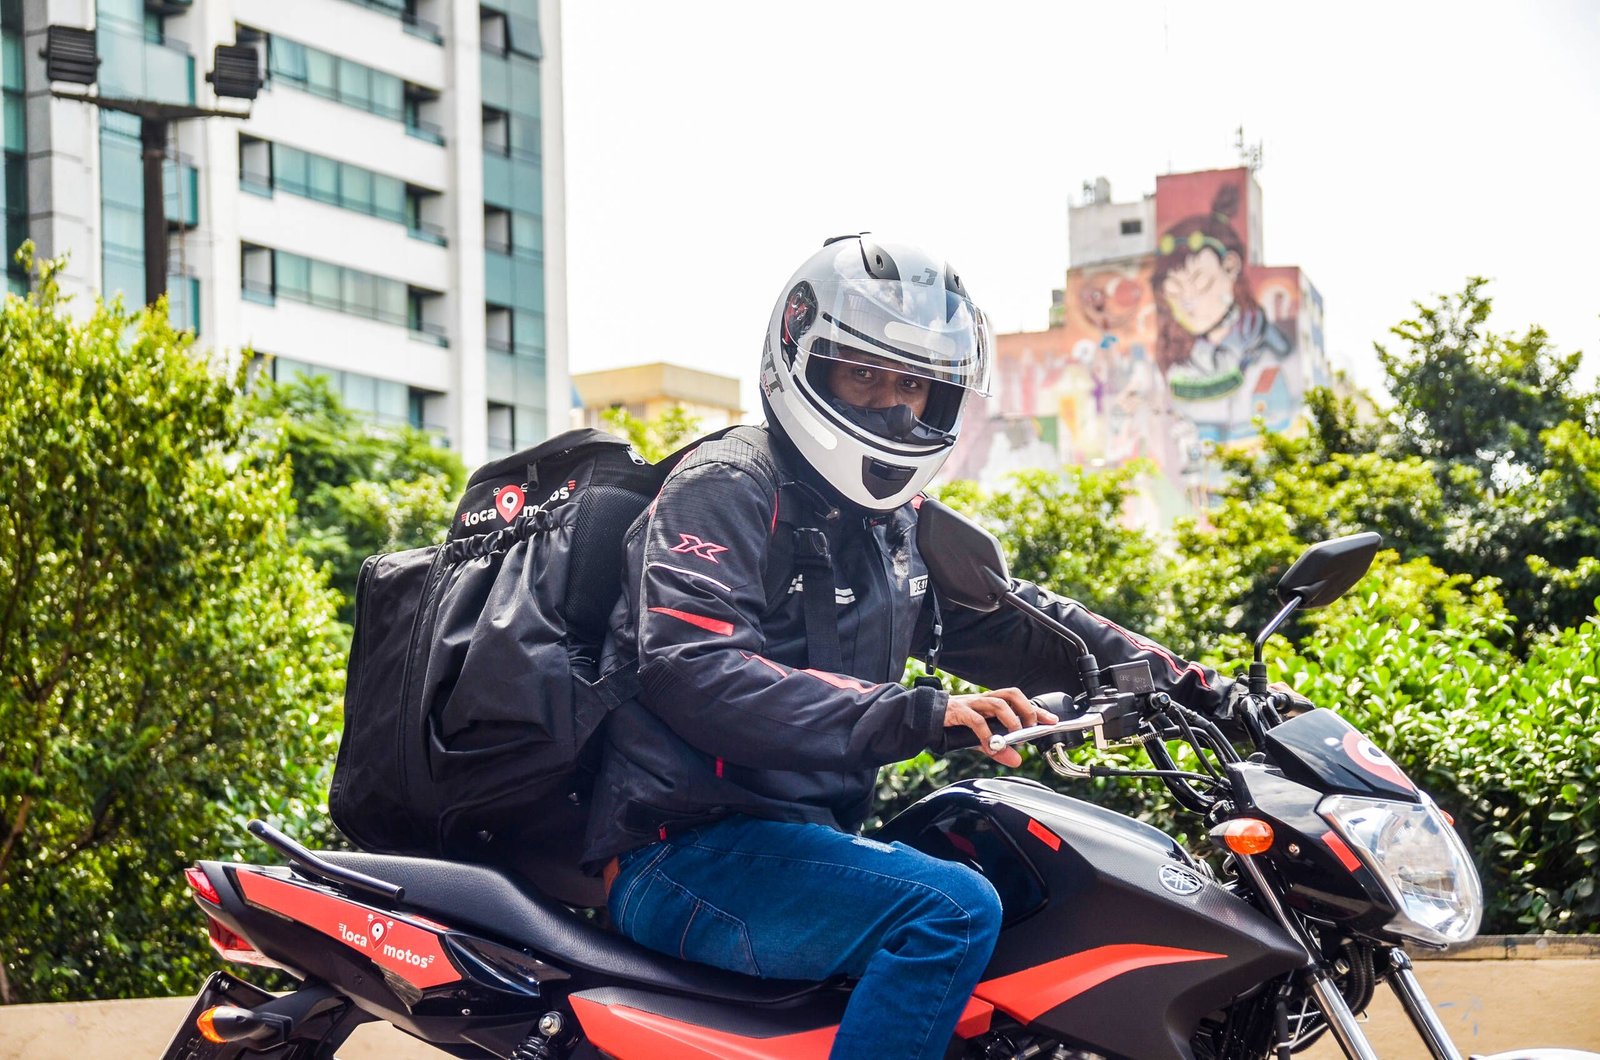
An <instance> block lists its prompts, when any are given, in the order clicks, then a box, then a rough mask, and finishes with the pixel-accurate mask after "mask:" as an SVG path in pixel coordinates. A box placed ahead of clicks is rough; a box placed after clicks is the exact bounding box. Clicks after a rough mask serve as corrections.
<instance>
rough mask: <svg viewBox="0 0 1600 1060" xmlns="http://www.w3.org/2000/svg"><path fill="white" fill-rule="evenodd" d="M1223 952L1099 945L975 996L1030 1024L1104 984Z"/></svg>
mask: <svg viewBox="0 0 1600 1060" xmlns="http://www.w3.org/2000/svg"><path fill="white" fill-rule="evenodd" d="M1227 956H1228V955H1227V954H1225V953H1205V952H1202V951H1200V950H1186V949H1179V948H1176V947H1172V946H1145V945H1134V944H1123V945H1115V946H1097V947H1095V948H1094V949H1092V950H1085V951H1083V952H1081V953H1073V954H1069V955H1068V956H1066V957H1062V958H1060V959H1059V960H1054V961H1050V962H1048V963H1046V964H1041V965H1039V966H1038V967H1036V968H1025V969H1023V970H1022V971H1020V972H1012V973H1011V974H1010V975H1003V976H1000V977H999V978H996V979H985V980H984V981H983V982H981V983H979V984H978V986H977V989H975V990H974V991H973V995H974V996H975V997H978V998H982V999H983V1000H985V1001H987V1002H989V1003H991V1004H992V1005H994V1007H995V1008H997V1009H999V1010H1000V1011H1002V1012H1004V1013H1006V1014H1007V1015H1008V1016H1012V1017H1014V1018H1015V1019H1017V1020H1019V1021H1020V1022H1022V1023H1031V1022H1032V1021H1034V1020H1036V1019H1038V1018H1039V1017H1040V1016H1041V1015H1043V1014H1044V1013H1046V1012H1049V1011H1050V1010H1051V1009H1053V1008H1055V1007H1056V1006H1058V1005H1061V1004H1064V1003H1065V1002H1067V1001H1070V1000H1072V999H1073V998H1075V997H1077V996H1078V995H1079V994H1082V993H1084V992H1085V991H1088V990H1092V989H1094V988H1095V987H1097V986H1099V985H1100V984H1101V983H1104V982H1106V981H1108V980H1111V979H1115V978H1117V977H1118V976H1120V975H1126V974H1127V973H1129V972H1132V971H1137V970H1138V969H1140V968H1155V967H1158V966H1160V965H1163V964H1182V963H1185V962H1188V961H1215V960H1226V959H1227Z"/></svg>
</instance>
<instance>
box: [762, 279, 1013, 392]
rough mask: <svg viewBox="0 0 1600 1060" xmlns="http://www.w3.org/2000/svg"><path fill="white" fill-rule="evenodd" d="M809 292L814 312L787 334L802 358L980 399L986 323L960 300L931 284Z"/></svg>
mask: <svg viewBox="0 0 1600 1060" xmlns="http://www.w3.org/2000/svg"><path fill="white" fill-rule="evenodd" d="M813 291H814V297H815V298H816V307H815V310H814V311H813V312H811V313H807V314H805V315H806V316H808V317H810V319H809V320H806V321H805V327H804V331H803V332H802V333H801V334H799V335H794V336H793V337H794V338H795V339H796V340H797V341H798V342H799V345H800V346H801V347H802V348H803V349H805V350H806V351H807V352H808V353H810V354H812V355H813V356H818V357H827V358H830V359H832V360H836V361H844V362H847V363H851V364H859V365H861V366H863V367H868V368H889V369H891V370H893V371H896V372H900V373H902V374H904V375H910V376H916V377H918V378H921V379H926V380H928V381H930V382H934V383H947V384H949V385H951V386H955V387H958V388H960V389H962V390H966V391H970V392H973V393H976V394H979V395H981V396H984V397H987V396H988V394H989V373H990V367H991V364H990V362H991V350H992V345H993V343H992V339H991V336H990V333H989V324H988V321H987V320H986V319H985V318H984V316H983V313H982V311H981V310H979V309H978V307H977V306H975V305H973V304H972V302H971V301H970V300H969V299H968V298H967V297H966V296H965V295H963V294H960V293H958V292H956V291H951V290H949V289H947V288H945V287H944V286H943V285H942V283H939V282H935V280H933V279H930V281H929V282H928V283H926V284H921V283H918V282H916V280H910V281H906V280H878V279H861V280H843V281H839V282H835V283H820V284H816V285H814V286H813Z"/></svg>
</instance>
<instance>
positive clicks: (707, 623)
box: [629, 461, 948, 771]
mask: <svg viewBox="0 0 1600 1060" xmlns="http://www.w3.org/2000/svg"><path fill="white" fill-rule="evenodd" d="M777 503H778V499H777V497H776V496H774V495H773V493H772V490H771V487H770V486H768V485H765V484H763V483H762V482H761V481H760V480H759V479H758V478H757V477H756V476H754V475H752V474H750V473H749V472H747V471H745V470H743V469H741V468H739V467H737V466H734V465H732V464H728V463H720V462H709V461H708V462H700V463H692V464H691V465H690V466H685V467H682V468H680V470H678V471H677V472H676V473H675V474H673V475H672V476H671V477H670V478H669V479H668V480H667V483H666V485H665V486H664V487H663V488H662V490H661V493H660V495H659V496H658V497H657V499H656V502H655V504H654V505H653V507H652V510H651V513H650V515H649V518H648V521H647V522H646V524H645V527H644V535H645V541H644V544H643V552H642V557H641V560H640V561H639V562H640V567H639V570H638V571H637V578H638V581H637V587H636V589H635V591H634V592H633V593H632V594H631V595H632V597H633V598H632V600H630V601H629V606H631V607H634V608H635V609H636V610H635V614H636V616H637V622H638V625H637V629H638V638H637V644H638V655H639V664H640V669H639V677H640V682H641V684H642V686H643V688H644V695H643V697H642V699H643V702H644V704H645V706H646V707H648V708H649V709H650V710H651V711H652V712H654V713H655V714H656V715H657V716H659V717H660V718H661V719H662V720H663V721H665V722H666V723H667V724H668V725H669V726H671V728H672V729H673V731H674V732H676V733H677V734H678V735H679V736H681V737H682V738H683V739H684V740H685V741H687V742H688V743H689V744H691V745H693V746H695V747H697V748H699V749H700V750H702V751H704V752H706V753H707V754H710V755H714V756H716V757H718V758H721V759H724V760H725V761H728V762H731V763H734V764H738V765H745V766H754V767H760V768H766V769H782V770H797V771H811V770H847V769H859V768H865V767H871V766H878V765H884V764H886V763H889V762H897V761H902V760H904V759H907V758H910V757H913V756H914V755H916V754H918V753H919V752H921V751H923V750H925V749H927V748H929V747H933V746H938V745H940V744H941V743H942V740H943V731H944V730H943V722H944V709H945V701H946V700H947V698H948V697H947V696H946V694H945V693H943V692H941V691H939V690H937V689H932V688H919V689H907V688H903V687H901V686H899V685H896V684H868V683H866V682H863V681H860V680H857V679H856V678H854V677H851V676H848V675H845V674H836V673H827V672H824V671H820V670H809V669H796V668H794V667H791V666H786V665H784V664H782V663H779V662H776V661H774V660H772V659H769V658H766V657H765V656H764V655H763V654H762V649H763V647H764V638H763V636H762V632H761V616H762V613H763V612H764V611H765V610H766V603H767V601H766V591H765V588H764V584H765V583H764V578H763V573H764V568H765V564H766V559H767V555H768V551H769V542H770V540H771V534H772V533H773V532H774V529H775V526H776V516H777ZM631 588H633V587H631V586H630V589H631Z"/></svg>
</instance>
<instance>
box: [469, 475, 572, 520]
mask: <svg viewBox="0 0 1600 1060" xmlns="http://www.w3.org/2000/svg"><path fill="white" fill-rule="evenodd" d="M577 488H578V483H577V480H576V479H568V480H567V482H566V484H565V485H563V486H562V487H561V488H560V489H558V490H556V491H555V492H554V493H552V494H550V496H549V497H546V498H545V504H554V503H555V502H556V501H564V500H566V499H567V498H568V497H570V496H572V491H573V490H575V489H577ZM527 503H528V493H527V491H526V490H525V489H523V488H522V487H521V486H516V485H512V484H511V483H507V484H506V485H504V486H501V487H500V488H499V489H498V490H496V491H495V495H494V507H493V508H485V509H483V510H482V511H477V512H463V513H462V514H461V525H462V526H477V525H478V524H479V523H485V522H488V521H489V520H490V519H493V518H494V517H495V516H496V515H499V516H500V518H502V519H504V520H505V521H506V522H508V523H509V522H512V521H514V520H515V519H516V518H517V516H519V515H521V514H522V509H523V508H525V507H526V506H527Z"/></svg>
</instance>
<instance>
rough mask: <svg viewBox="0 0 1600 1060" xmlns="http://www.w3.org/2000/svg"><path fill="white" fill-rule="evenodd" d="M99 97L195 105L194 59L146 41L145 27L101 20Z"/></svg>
mask: <svg viewBox="0 0 1600 1060" xmlns="http://www.w3.org/2000/svg"><path fill="white" fill-rule="evenodd" d="M95 46H96V48H97V49H98V50H99V53H100V74H99V77H100V81H99V89H100V94H101V95H103V96H108V97H111V98H114V99H144V100H151V101H153V102H156V103H174V104H179V105H187V106H193V105H194V56H193V55H190V54H189V52H188V50H187V49H185V48H182V47H179V46H177V45H174V44H171V43H164V42H158V41H152V40H149V39H147V37H146V36H145V31H144V27H143V26H139V25H131V24H128V23H125V22H122V21H121V20H120V19H116V18H102V19H101V20H100V23H99V25H98V26H96V27H95Z"/></svg>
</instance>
